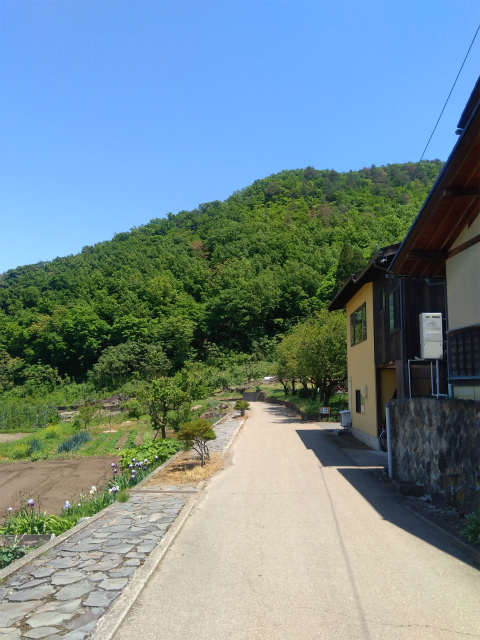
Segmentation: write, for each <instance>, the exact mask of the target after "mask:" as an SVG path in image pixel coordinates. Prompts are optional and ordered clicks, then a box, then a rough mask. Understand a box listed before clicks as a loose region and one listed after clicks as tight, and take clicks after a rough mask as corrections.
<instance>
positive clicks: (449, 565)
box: [116, 404, 480, 640]
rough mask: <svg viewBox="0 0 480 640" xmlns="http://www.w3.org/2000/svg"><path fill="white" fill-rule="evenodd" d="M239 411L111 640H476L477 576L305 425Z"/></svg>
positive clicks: (282, 415)
mask: <svg viewBox="0 0 480 640" xmlns="http://www.w3.org/2000/svg"><path fill="white" fill-rule="evenodd" d="M252 407H253V408H252V412H251V414H252V415H251V416H250V418H249V419H248V420H247V421H246V423H245V426H244V428H243V430H242V431H241V432H240V434H239V436H238V437H237V440H236V442H235V444H234V446H233V448H232V450H231V454H230V466H228V468H226V469H225V470H224V471H222V472H220V473H219V474H217V476H216V477H215V478H214V479H213V480H212V481H211V482H210V484H209V485H208V487H207V489H206V491H205V493H204V496H203V498H202V499H201V501H200V502H199V504H198V508H197V509H196V510H195V511H194V512H193V514H192V515H191V517H190V518H189V519H188V522H187V523H186V525H185V527H184V529H183V530H182V531H181V533H180V535H179V537H178V538H177V540H176V541H175V542H174V544H173V546H172V549H171V551H169V553H168V554H167V556H166V557H165V559H164V561H163V563H162V565H161V566H160V568H159V570H158V571H157V572H156V574H155V575H154V577H153V578H152V580H151V581H150V583H149V584H148V585H147V587H146V589H145V590H144V592H143V594H142V595H141V597H140V598H139V600H138V601H137V603H136V604H135V606H134V607H133V609H132V611H131V612H130V614H129V615H128V617H127V619H126V620H125V622H124V624H123V625H122V627H121V629H120V630H119V632H118V633H117V636H116V639H117V640H133V639H135V640H138V638H142V640H150V639H154V638H155V639H160V638H161V640H194V639H195V640H250V639H262V640H280V639H281V640H311V639H314V638H320V639H321V640H334V639H335V640H354V639H355V640H356V639H359V640H360V639H361V640H371V639H373V638H381V639H384V638H388V639H389V640H399V639H402V640H404V639H408V640H424V639H428V640H433V639H435V640H459V639H460V638H466V639H469V640H471V639H472V638H480V606H479V605H480V572H478V571H477V570H476V569H474V568H472V567H471V566H470V565H469V564H467V563H466V562H465V561H464V560H463V559H462V556H461V555H460V554H459V553H458V552H457V551H456V550H455V549H454V548H453V547H450V545H448V544H447V543H445V542H443V541H442V539H441V538H439V537H437V535H436V534H435V533H433V532H431V531H430V530H429V529H428V527H426V525H424V524H423V523H422V522H421V521H419V520H418V519H417V518H416V517H415V516H414V515H412V514H410V513H409V512H408V511H406V510H405V509H404V507H403V506H402V505H401V504H399V502H398V500H397V499H396V497H395V494H393V493H392V492H391V491H390V489H389V488H388V487H386V486H385V485H383V484H382V483H380V482H378V481H377V480H375V479H373V478H372V477H371V476H369V475H368V473H367V472H366V471H365V470H362V469H359V468H357V467H354V466H352V464H351V462H350V460H349V458H348V457H346V456H345V454H344V452H343V451H342V450H340V449H337V448H336V447H335V446H334V445H332V444H331V442H330V440H329V439H328V438H327V437H325V435H323V434H322V432H321V431H319V429H318V426H317V425H315V424H313V423H302V422H301V421H299V420H298V419H297V418H296V417H293V415H292V414H291V413H289V412H288V411H286V410H285V409H283V408H281V407H278V406H271V405H265V404H253V405H252Z"/></svg>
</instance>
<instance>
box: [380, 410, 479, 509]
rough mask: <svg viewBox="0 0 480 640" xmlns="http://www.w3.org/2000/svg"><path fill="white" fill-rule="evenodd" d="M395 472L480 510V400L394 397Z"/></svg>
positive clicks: (448, 501) (452, 502) (450, 500)
mask: <svg viewBox="0 0 480 640" xmlns="http://www.w3.org/2000/svg"><path fill="white" fill-rule="evenodd" d="M388 406H389V407H390V416H391V429H392V457H393V475H394V478H395V479H397V480H404V481H411V482H412V481H413V482H417V483H420V484H423V485H424V486H425V491H426V492H428V493H431V494H433V493H435V494H441V495H440V496H439V497H440V498H441V497H442V496H444V497H445V501H446V504H447V505H451V506H453V507H456V508H457V509H459V510H460V511H462V512H464V513H467V512H470V511H471V510H472V509H480V402H474V401H471V400H451V399H446V398H445V399H438V400H437V399H436V398H411V399H409V398H404V399H401V400H391V401H390V402H389V403H388Z"/></svg>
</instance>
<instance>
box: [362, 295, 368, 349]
mask: <svg viewBox="0 0 480 640" xmlns="http://www.w3.org/2000/svg"><path fill="white" fill-rule="evenodd" d="M366 339H367V304H366V302H364V303H363V304H362V340H366Z"/></svg>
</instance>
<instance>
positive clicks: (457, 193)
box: [442, 187, 480, 198]
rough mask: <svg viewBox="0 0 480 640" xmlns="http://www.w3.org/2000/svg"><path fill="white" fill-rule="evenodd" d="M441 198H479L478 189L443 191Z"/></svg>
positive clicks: (479, 190)
mask: <svg viewBox="0 0 480 640" xmlns="http://www.w3.org/2000/svg"><path fill="white" fill-rule="evenodd" d="M442 196H443V197H444V198H480V189H476V188H475V187H466V188H464V189H461V188H459V189H444V191H443V193H442Z"/></svg>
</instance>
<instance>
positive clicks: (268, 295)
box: [0, 160, 442, 392]
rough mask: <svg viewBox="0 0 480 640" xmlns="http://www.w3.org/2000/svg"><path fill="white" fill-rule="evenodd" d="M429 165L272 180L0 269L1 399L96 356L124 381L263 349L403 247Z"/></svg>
mask: <svg viewBox="0 0 480 640" xmlns="http://www.w3.org/2000/svg"><path fill="white" fill-rule="evenodd" d="M441 166H442V163H441V162H440V161H439V160H436V161H432V162H422V164H421V165H420V167H419V168H418V170H417V173H416V175H415V180H414V181H412V182H411V184H409V182H410V179H411V176H412V174H413V170H414V165H413V164H411V163H407V164H392V165H387V166H384V167H375V166H372V167H370V168H365V169H363V170H361V171H351V172H349V173H337V172H336V171H330V170H321V171H317V170H315V169H313V168H312V167H307V169H297V170H294V171H283V172H281V173H278V174H276V175H271V176H269V177H268V178H265V179H263V180H257V181H256V182H254V183H253V184H252V185H251V186H249V187H246V188H245V189H242V190H241V191H238V192H235V193H234V194H233V195H232V196H230V197H229V198H228V199H227V200H225V201H224V202H220V201H215V202H209V203H207V204H202V205H200V206H199V207H198V208H197V209H195V210H193V211H181V212H180V213H178V214H176V215H173V214H168V216H167V217H166V218H164V219H155V220H151V221H150V222H149V223H148V224H145V225H144V226H141V227H139V228H133V229H131V230H130V231H129V232H124V233H118V234H117V235H115V236H114V238H113V239H112V240H110V241H105V242H102V243H98V244H96V245H94V246H87V247H84V248H83V249H82V252H81V253H79V254H78V255H71V256H67V257H64V258H57V259H55V260H52V261H51V262H41V263H38V264H33V265H28V266H24V267H18V268H16V269H12V270H10V271H7V272H6V273H4V274H3V275H1V276H0V352H1V353H0V385H1V388H3V390H4V391H7V392H8V391H9V390H11V389H12V388H15V387H17V386H18V385H24V389H27V392H28V389H35V388H44V389H46V388H54V387H55V385H57V384H58V383H59V382H60V381H61V380H63V381H65V380H69V379H72V378H74V379H75V380H76V381H77V382H79V381H82V380H85V379H86V376H87V372H88V371H89V370H90V371H91V370H92V368H93V367H94V366H95V365H96V363H97V362H98V360H99V357H100V356H101V354H102V353H103V354H104V355H103V365H102V366H103V371H104V372H105V370H106V369H108V368H109V366H110V365H109V364H108V363H109V357H110V356H109V354H112V353H113V352H112V351H111V348H112V347H118V346H119V345H123V346H122V347H121V348H120V351H115V353H116V354H118V353H120V352H122V353H123V352H125V353H127V352H128V353H127V355H126V356H125V358H126V360H124V361H125V362H127V361H128V362H129V363H130V364H129V365H128V366H129V369H128V371H127V374H130V373H133V372H134V371H136V370H137V371H138V370H140V369H142V367H147V368H150V370H151V371H153V372H154V373H155V372H156V373H159V374H162V373H164V372H165V370H166V369H167V368H168V370H169V371H170V372H171V373H172V372H175V371H178V370H180V369H181V367H182V365H183V363H184V362H185V361H186V360H187V359H197V360H200V361H205V360H208V357H210V356H211V354H212V353H214V354H217V355H218V354H219V353H227V352H228V353H232V352H233V353H252V352H262V350H263V351H264V352H266V351H268V349H269V348H271V344H272V341H273V339H274V338H275V336H277V335H278V334H284V333H285V332H287V331H288V329H289V328H290V327H292V326H294V325H295V324H296V323H297V322H299V321H300V320H301V319H303V318H306V317H308V316H309V315H310V314H312V312H314V311H316V310H318V309H321V308H323V307H324V306H325V305H326V304H327V303H328V302H329V301H330V300H331V299H332V296H333V295H334V293H335V291H336V289H337V288H338V287H339V286H340V285H341V284H342V282H343V280H344V278H345V276H346V275H348V273H350V272H352V271H355V270H356V269H358V268H360V267H361V266H363V264H364V263H365V262H366V260H368V259H369V258H370V256H371V255H372V251H373V249H374V247H375V245H376V244H380V245H387V244H390V243H393V242H397V241H399V240H401V239H402V238H403V237H404V235H405V233H406V231H407V229H408V227H409V226H410V224H411V222H412V220H413V218H414V216H415V215H416V213H417V212H418V209H419V207H420V206H421V204H422V202H423V200H424V199H425V197H426V195H427V193H428V191H429V189H430V188H431V186H432V184H433V182H434V181H435V179H436V177H437V175H438V173H439V170H440V169H441ZM407 185H409V186H408V189H407ZM106 349H110V351H106ZM122 350H123V351H122ZM122 357H123V356H122ZM113 360H115V358H113ZM117 360H118V358H117ZM112 362H113V361H112ZM132 363H133V364H132ZM142 363H143V364H142ZM101 364H102V363H100V365H101ZM112 366H113V365H112ZM98 367H99V365H97V377H98V376H101V375H102V371H101V370H100V369H101V367H100V369H99V368H98ZM142 370H143V369H142ZM127 374H125V375H127ZM127 377H128V376H127Z"/></svg>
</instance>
